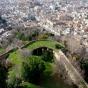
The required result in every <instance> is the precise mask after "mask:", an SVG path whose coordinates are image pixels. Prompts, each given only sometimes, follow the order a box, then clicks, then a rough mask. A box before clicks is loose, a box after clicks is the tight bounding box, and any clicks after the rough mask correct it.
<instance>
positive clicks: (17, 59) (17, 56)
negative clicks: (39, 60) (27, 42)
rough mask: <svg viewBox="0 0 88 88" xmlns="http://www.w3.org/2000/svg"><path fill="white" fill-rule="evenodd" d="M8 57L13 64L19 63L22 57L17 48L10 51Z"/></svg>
mask: <svg viewBox="0 0 88 88" xmlns="http://www.w3.org/2000/svg"><path fill="white" fill-rule="evenodd" d="M8 58H9V60H10V61H11V62H12V63H13V64H19V63H21V61H22V60H21V59H22V57H21V54H20V53H19V50H17V51H14V52H12V53H10V55H9V57H8Z"/></svg>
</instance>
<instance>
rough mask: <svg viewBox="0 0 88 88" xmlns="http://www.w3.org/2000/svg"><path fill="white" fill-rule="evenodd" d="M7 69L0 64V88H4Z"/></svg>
mask: <svg viewBox="0 0 88 88" xmlns="http://www.w3.org/2000/svg"><path fill="white" fill-rule="evenodd" d="M6 76H7V69H6V68H5V67H4V66H2V65H1V64H0V88H6V81H5V80H6Z"/></svg>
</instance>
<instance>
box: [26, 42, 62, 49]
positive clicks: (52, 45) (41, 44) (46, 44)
mask: <svg viewBox="0 0 88 88" xmlns="http://www.w3.org/2000/svg"><path fill="white" fill-rule="evenodd" d="M56 44H59V45H60V46H62V47H64V45H62V44H61V43H58V42H57V41H52V40H40V41H36V42H34V43H32V44H31V45H29V46H27V47H26V48H28V49H30V50H33V49H36V48H39V47H48V48H51V49H55V48H56V47H55V45H56Z"/></svg>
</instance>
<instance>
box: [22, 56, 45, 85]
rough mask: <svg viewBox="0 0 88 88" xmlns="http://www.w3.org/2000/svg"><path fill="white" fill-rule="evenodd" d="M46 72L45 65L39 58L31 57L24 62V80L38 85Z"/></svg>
mask: <svg viewBox="0 0 88 88" xmlns="http://www.w3.org/2000/svg"><path fill="white" fill-rule="evenodd" d="M44 70H45V64H44V62H43V60H42V59H41V58H40V57H38V56H31V57H30V58H28V59H27V60H24V62H23V72H22V73H23V75H22V77H23V79H24V80H26V81H28V82H31V83H35V84H36V83H37V82H38V81H39V80H40V79H41V76H42V74H43V71H44Z"/></svg>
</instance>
